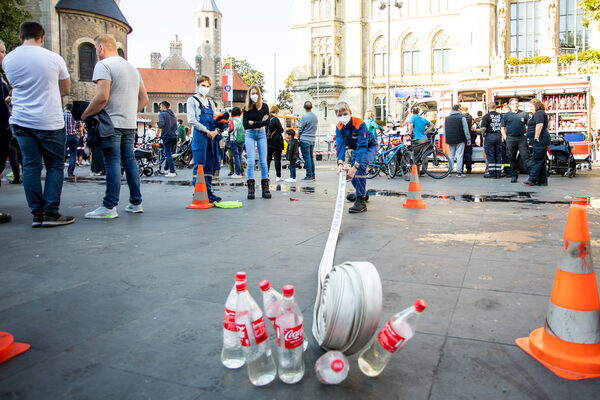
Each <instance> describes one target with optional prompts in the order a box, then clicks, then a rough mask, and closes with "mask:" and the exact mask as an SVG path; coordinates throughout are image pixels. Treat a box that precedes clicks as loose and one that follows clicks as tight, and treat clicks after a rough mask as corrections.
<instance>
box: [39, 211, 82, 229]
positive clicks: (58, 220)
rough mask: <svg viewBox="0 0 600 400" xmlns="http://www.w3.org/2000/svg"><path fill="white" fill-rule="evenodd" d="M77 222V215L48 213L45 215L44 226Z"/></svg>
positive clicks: (50, 226)
mask: <svg viewBox="0 0 600 400" xmlns="http://www.w3.org/2000/svg"><path fill="white" fill-rule="evenodd" d="M73 222H75V217H70V216H64V215H60V214H59V213H56V214H46V215H44V221H43V222H42V227H44V228H52V227H55V226H61V225H69V224H72V223H73Z"/></svg>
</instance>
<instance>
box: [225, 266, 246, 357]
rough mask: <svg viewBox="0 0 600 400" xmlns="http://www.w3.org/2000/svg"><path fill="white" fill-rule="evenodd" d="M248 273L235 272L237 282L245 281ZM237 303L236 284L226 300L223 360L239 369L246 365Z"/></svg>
mask: <svg viewBox="0 0 600 400" xmlns="http://www.w3.org/2000/svg"><path fill="white" fill-rule="evenodd" d="M245 281H246V273H245V272H238V273H236V274H235V282H236V283H237V282H245ZM236 303H237V290H236V289H235V284H234V285H233V288H232V289H231V292H229V296H227V301H225V318H224V320H225V322H224V326H223V350H221V362H222V363H223V365H224V366H226V367H227V368H231V369H237V368H240V367H242V366H243V365H244V363H245V358H244V353H243V351H242V346H241V345H240V335H239V333H238V329H237V325H236V324H235V310H236V308H235V307H236Z"/></svg>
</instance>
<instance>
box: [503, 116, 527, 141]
mask: <svg viewBox="0 0 600 400" xmlns="http://www.w3.org/2000/svg"><path fill="white" fill-rule="evenodd" d="M527 120H529V114H528V113H526V112H525V111H519V112H516V113H514V112H512V111H509V112H507V113H506V114H504V116H503V117H502V121H501V126H502V127H503V128H506V134H507V136H515V137H520V136H523V135H525V128H526V126H527Z"/></svg>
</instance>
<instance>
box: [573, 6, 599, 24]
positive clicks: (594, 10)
mask: <svg viewBox="0 0 600 400" xmlns="http://www.w3.org/2000/svg"><path fill="white" fill-rule="evenodd" d="M577 7H578V8H579V9H581V10H582V11H583V24H584V25H585V26H588V25H589V24H590V22H592V21H600V0H580V1H579V3H578V4H577Z"/></svg>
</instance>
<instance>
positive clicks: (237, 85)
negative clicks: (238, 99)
mask: <svg viewBox="0 0 600 400" xmlns="http://www.w3.org/2000/svg"><path fill="white" fill-rule="evenodd" d="M228 68H229V63H227V64H225V65H224V66H223V69H228ZM249 87H250V86H248V84H246V82H244V80H243V79H242V77H241V76H240V74H238V72H237V70H235V69H234V70H233V90H248V88H249Z"/></svg>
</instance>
